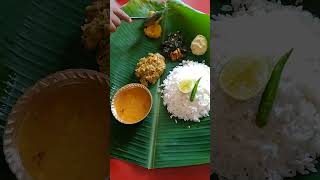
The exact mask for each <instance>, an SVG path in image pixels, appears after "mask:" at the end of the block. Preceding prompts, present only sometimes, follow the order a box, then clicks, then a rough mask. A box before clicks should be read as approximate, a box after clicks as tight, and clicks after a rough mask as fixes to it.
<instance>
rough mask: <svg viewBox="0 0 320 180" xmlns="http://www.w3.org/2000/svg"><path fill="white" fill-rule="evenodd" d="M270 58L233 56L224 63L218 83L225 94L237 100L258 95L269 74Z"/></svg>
mask: <svg viewBox="0 0 320 180" xmlns="http://www.w3.org/2000/svg"><path fill="white" fill-rule="evenodd" d="M269 62H270V60H269V61H268V59H267V58H264V57H253V56H252V57H250V56H242V57H240V56H239V57H234V58H231V59H230V61H229V62H228V63H227V64H225V65H224V67H223V69H222V71H221V73H220V76H219V84H220V87H221V88H222V89H223V90H224V92H225V93H226V94H228V95H229V96H231V97H233V98H235V99H237V100H248V99H250V98H252V97H255V96H257V95H258V93H259V92H260V91H261V90H262V89H263V88H264V87H265V85H266V83H267V82H268V79H269V76H270V69H271V68H270V64H269Z"/></svg>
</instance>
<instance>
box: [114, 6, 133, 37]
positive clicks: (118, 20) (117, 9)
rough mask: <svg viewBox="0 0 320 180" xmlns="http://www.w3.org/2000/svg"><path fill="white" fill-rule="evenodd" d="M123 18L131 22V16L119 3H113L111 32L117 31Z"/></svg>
mask: <svg viewBox="0 0 320 180" xmlns="http://www.w3.org/2000/svg"><path fill="white" fill-rule="evenodd" d="M121 20H124V21H126V22H128V23H131V22H132V20H131V18H130V17H129V16H128V15H127V14H126V13H125V12H124V11H122V10H121V9H120V6H119V5H118V4H117V3H113V4H112V6H111V11H110V32H115V31H116V30H117V28H118V27H119V26H120V24H121Z"/></svg>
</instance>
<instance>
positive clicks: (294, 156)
mask: <svg viewBox="0 0 320 180" xmlns="http://www.w3.org/2000/svg"><path fill="white" fill-rule="evenodd" d="M232 2H233V8H234V9H235V10H236V13H234V14H233V15H232V16H222V15H219V16H218V17H215V19H217V21H213V22H212V23H211V25H212V34H213V36H212V37H213V38H212V40H211V41H212V45H213V52H214V53H213V54H212V55H213V59H212V64H213V67H215V69H216V70H215V72H214V75H215V76H214V77H213V78H214V80H213V81H212V82H213V83H214V84H213V85H212V87H213V88H214V89H213V90H214V94H213V99H214V103H213V105H214V106H217V108H215V111H214V116H215V121H214V122H213V123H212V130H213V131H212V134H213V138H212V170H213V172H215V173H217V174H218V175H220V176H224V177H226V178H227V179H229V180H242V179H243V180H247V179H248V180H249V179H253V180H263V179H268V180H281V179H283V178H284V177H293V176H295V175H296V173H297V172H299V173H301V174H308V173H310V172H316V171H317V170H316V169H315V166H314V164H316V163H317V161H316V160H315V158H316V157H317V156H318V155H319V153H320V94H319V93H318V92H320V87H319V85H320V83H319V77H320V71H319V70H320V51H319V43H320V23H319V19H318V18H315V17H313V16H312V15H311V14H310V13H309V12H306V11H302V10H301V7H298V8H297V7H293V6H282V5H281V4H279V3H271V2H266V1H263V0H242V1H239V0H238V1H236V0H233V1H232ZM241 2H242V3H245V4H247V8H248V11H245V10H244V9H241V8H240V5H239V4H240V3H241ZM290 48H294V52H293V54H292V56H291V57H290V59H289V61H288V64H287V65H286V67H285V70H284V72H283V74H282V79H281V82H280V88H279V91H278V95H277V98H276V102H275V104H274V108H273V110H272V114H271V117H270V119H269V123H268V125H267V126H266V127H265V128H263V129H260V128H257V127H256V125H255V123H254V120H255V115H256V112H257V108H258V105H259V100H260V97H257V98H254V99H252V100H250V101H246V102H238V101H235V100H233V99H231V98H230V97H228V96H227V95H225V93H224V92H223V91H222V90H221V89H220V88H219V87H218V86H217V85H216V84H215V82H217V81H216V79H217V76H218V73H219V71H220V70H221V67H222V65H223V64H225V63H226V62H227V61H228V59H229V58H230V57H232V56H236V55H242V54H258V55H262V56H271V57H274V58H273V59H277V57H279V56H280V55H282V54H284V52H287V51H288V50H289V49H290Z"/></svg>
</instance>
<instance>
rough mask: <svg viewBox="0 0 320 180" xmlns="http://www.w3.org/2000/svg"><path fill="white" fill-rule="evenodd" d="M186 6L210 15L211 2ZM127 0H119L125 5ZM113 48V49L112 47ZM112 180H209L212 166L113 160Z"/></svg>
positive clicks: (188, 0)
mask: <svg viewBox="0 0 320 180" xmlns="http://www.w3.org/2000/svg"><path fill="white" fill-rule="evenodd" d="M183 1H184V2H185V3H186V4H188V5H190V6H191V7H193V8H194V9H197V10H199V11H201V12H204V13H206V14H210V0H183ZM126 2H127V0H118V3H119V4H120V5H123V4H125V3H126ZM111 48H112V47H111ZM110 175H111V177H110V179H111V180H123V179H130V180H195V179H196V180H209V179H210V166H209V165H208V164H205V165H199V166H188V167H179V168H162V169H152V170H148V169H145V168H143V167H140V166H137V165H135V164H132V163H129V162H126V161H122V160H118V159H111V161H110Z"/></svg>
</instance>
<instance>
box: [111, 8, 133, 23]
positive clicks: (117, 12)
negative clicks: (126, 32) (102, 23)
mask: <svg viewBox="0 0 320 180" xmlns="http://www.w3.org/2000/svg"><path fill="white" fill-rule="evenodd" d="M113 12H114V14H115V15H117V16H118V17H119V18H120V19H121V20H124V21H126V22H128V23H131V22H132V20H131V18H130V17H129V16H128V15H127V14H126V13H125V12H124V11H123V10H122V9H120V8H114V10H113Z"/></svg>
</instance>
